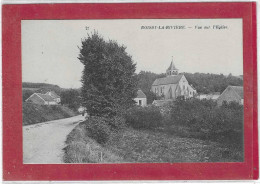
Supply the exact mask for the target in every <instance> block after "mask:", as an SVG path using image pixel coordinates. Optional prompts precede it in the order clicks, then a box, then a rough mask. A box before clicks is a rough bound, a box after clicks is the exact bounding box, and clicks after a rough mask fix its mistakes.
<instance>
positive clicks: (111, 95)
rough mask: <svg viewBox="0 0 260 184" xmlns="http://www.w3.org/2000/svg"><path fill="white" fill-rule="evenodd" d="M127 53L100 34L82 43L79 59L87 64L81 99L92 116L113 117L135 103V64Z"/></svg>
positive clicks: (93, 35)
mask: <svg viewBox="0 0 260 184" xmlns="http://www.w3.org/2000/svg"><path fill="white" fill-rule="evenodd" d="M125 50H126V47H125V46H121V45H119V44H118V43H117V42H116V41H112V40H109V41H105V40H104V39H103V38H102V37H101V36H100V35H99V34H98V33H97V32H94V33H93V34H91V35H88V37H87V38H85V39H83V40H82V46H81V48H80V54H79V57H78V59H79V60H80V62H81V63H82V64H83V65H84V70H83V74H82V79H81V82H82V98H83V105H84V106H85V107H86V108H87V112H88V113H89V115H90V116H105V117H106V116H107V117H114V116H116V115H118V114H120V113H122V112H124V110H126V109H127V108H128V107H130V106H132V105H133V104H135V102H134V100H133V98H135V97H136V93H137V78H136V77H135V69H136V64H134V63H133V60H132V58H131V56H129V55H128V54H127V53H126V51H125Z"/></svg>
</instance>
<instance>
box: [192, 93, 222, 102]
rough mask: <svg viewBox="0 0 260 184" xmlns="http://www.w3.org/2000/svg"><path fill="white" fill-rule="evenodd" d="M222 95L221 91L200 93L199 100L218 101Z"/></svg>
mask: <svg viewBox="0 0 260 184" xmlns="http://www.w3.org/2000/svg"><path fill="white" fill-rule="evenodd" d="M219 96H220V92H214V93H209V94H200V95H198V96H197V98H198V99H199V100H203V99H206V100H213V101H216V100H217V99H218V97H219Z"/></svg>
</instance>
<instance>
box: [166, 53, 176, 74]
mask: <svg viewBox="0 0 260 184" xmlns="http://www.w3.org/2000/svg"><path fill="white" fill-rule="evenodd" d="M166 75H167V76H175V75H178V69H177V68H176V67H175V65H174V63H173V57H172V62H171V65H170V66H169V68H168V69H167V70H166Z"/></svg>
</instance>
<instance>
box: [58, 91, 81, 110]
mask: <svg viewBox="0 0 260 184" xmlns="http://www.w3.org/2000/svg"><path fill="white" fill-rule="evenodd" d="M61 103H62V105H68V107H69V108H70V109H72V110H74V111H77V110H78V108H79V107H80V104H81V99H80V91H79V90H77V89H68V90H63V91H62V92H61Z"/></svg>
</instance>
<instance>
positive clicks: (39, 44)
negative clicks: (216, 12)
mask: <svg viewBox="0 0 260 184" xmlns="http://www.w3.org/2000/svg"><path fill="white" fill-rule="evenodd" d="M21 41H22V42H21V43H22V47H21V48H22V100H23V105H22V106H23V107H22V108H23V109H22V114H23V124H22V126H23V127H22V129H23V163H24V164H58V163H64V164H66V163H75V164H77V163H86V164H87V163H115V164H117V163H118V164H119V163H194V162H196V163H198V162H203V163H205V162H243V161H244V141H243V140H244V136H243V135H244V131H243V127H244V107H243V104H244V93H243V30H242V19H104V20H100V19H99V20H22V22H21Z"/></svg>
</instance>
